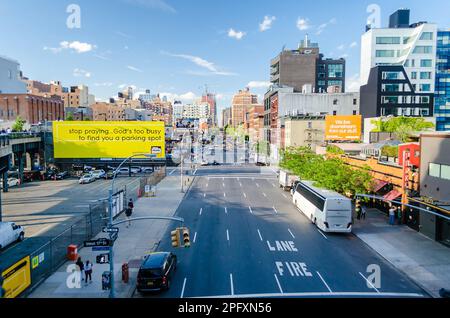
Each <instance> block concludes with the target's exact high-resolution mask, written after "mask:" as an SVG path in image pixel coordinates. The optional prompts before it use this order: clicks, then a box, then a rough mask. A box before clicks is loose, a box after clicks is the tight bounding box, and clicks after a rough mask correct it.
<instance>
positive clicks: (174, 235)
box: [170, 229, 180, 247]
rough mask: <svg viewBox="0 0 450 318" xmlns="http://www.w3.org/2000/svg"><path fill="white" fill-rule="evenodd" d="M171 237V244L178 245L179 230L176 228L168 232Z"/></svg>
mask: <svg viewBox="0 0 450 318" xmlns="http://www.w3.org/2000/svg"><path fill="white" fill-rule="evenodd" d="M170 235H171V238H172V246H173V247H180V231H179V229H176V230H175V231H172V232H170Z"/></svg>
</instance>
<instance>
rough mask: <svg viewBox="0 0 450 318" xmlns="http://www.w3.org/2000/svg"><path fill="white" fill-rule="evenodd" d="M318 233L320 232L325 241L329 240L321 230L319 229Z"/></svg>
mask: <svg viewBox="0 0 450 318" xmlns="http://www.w3.org/2000/svg"><path fill="white" fill-rule="evenodd" d="M317 231H318V232H319V233H320V234H321V235H322V236H323V237H324V238H325V239H327V240H328V237H327V236H326V235H325V234H323V232H322V231H321V230H320V229H317Z"/></svg>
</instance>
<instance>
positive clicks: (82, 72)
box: [73, 68, 92, 78]
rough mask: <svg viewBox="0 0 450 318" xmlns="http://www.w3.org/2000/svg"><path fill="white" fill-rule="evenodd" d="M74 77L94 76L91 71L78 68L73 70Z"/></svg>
mask: <svg viewBox="0 0 450 318" xmlns="http://www.w3.org/2000/svg"><path fill="white" fill-rule="evenodd" d="M73 76H75V77H87V78H90V77H91V76H92V74H91V72H89V71H86V70H83V69H81V68H76V69H74V70H73Z"/></svg>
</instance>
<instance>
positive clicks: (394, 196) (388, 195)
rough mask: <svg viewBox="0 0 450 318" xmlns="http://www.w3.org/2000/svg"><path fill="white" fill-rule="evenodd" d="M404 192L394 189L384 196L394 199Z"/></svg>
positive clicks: (387, 198)
mask: <svg viewBox="0 0 450 318" xmlns="http://www.w3.org/2000/svg"><path fill="white" fill-rule="evenodd" d="M401 195H402V194H401V193H400V192H398V191H397V190H392V191H391V192H389V193H388V194H386V195H385V196H384V197H383V198H384V199H385V200H390V201H394V200H395V199H397V198H398V197H400V196H401Z"/></svg>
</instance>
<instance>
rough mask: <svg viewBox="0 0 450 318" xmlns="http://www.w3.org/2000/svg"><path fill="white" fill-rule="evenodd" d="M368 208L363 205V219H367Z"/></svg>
mask: <svg viewBox="0 0 450 318" xmlns="http://www.w3.org/2000/svg"><path fill="white" fill-rule="evenodd" d="M366 213H367V208H366V207H365V206H361V218H362V219H363V220H365V219H366Z"/></svg>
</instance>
